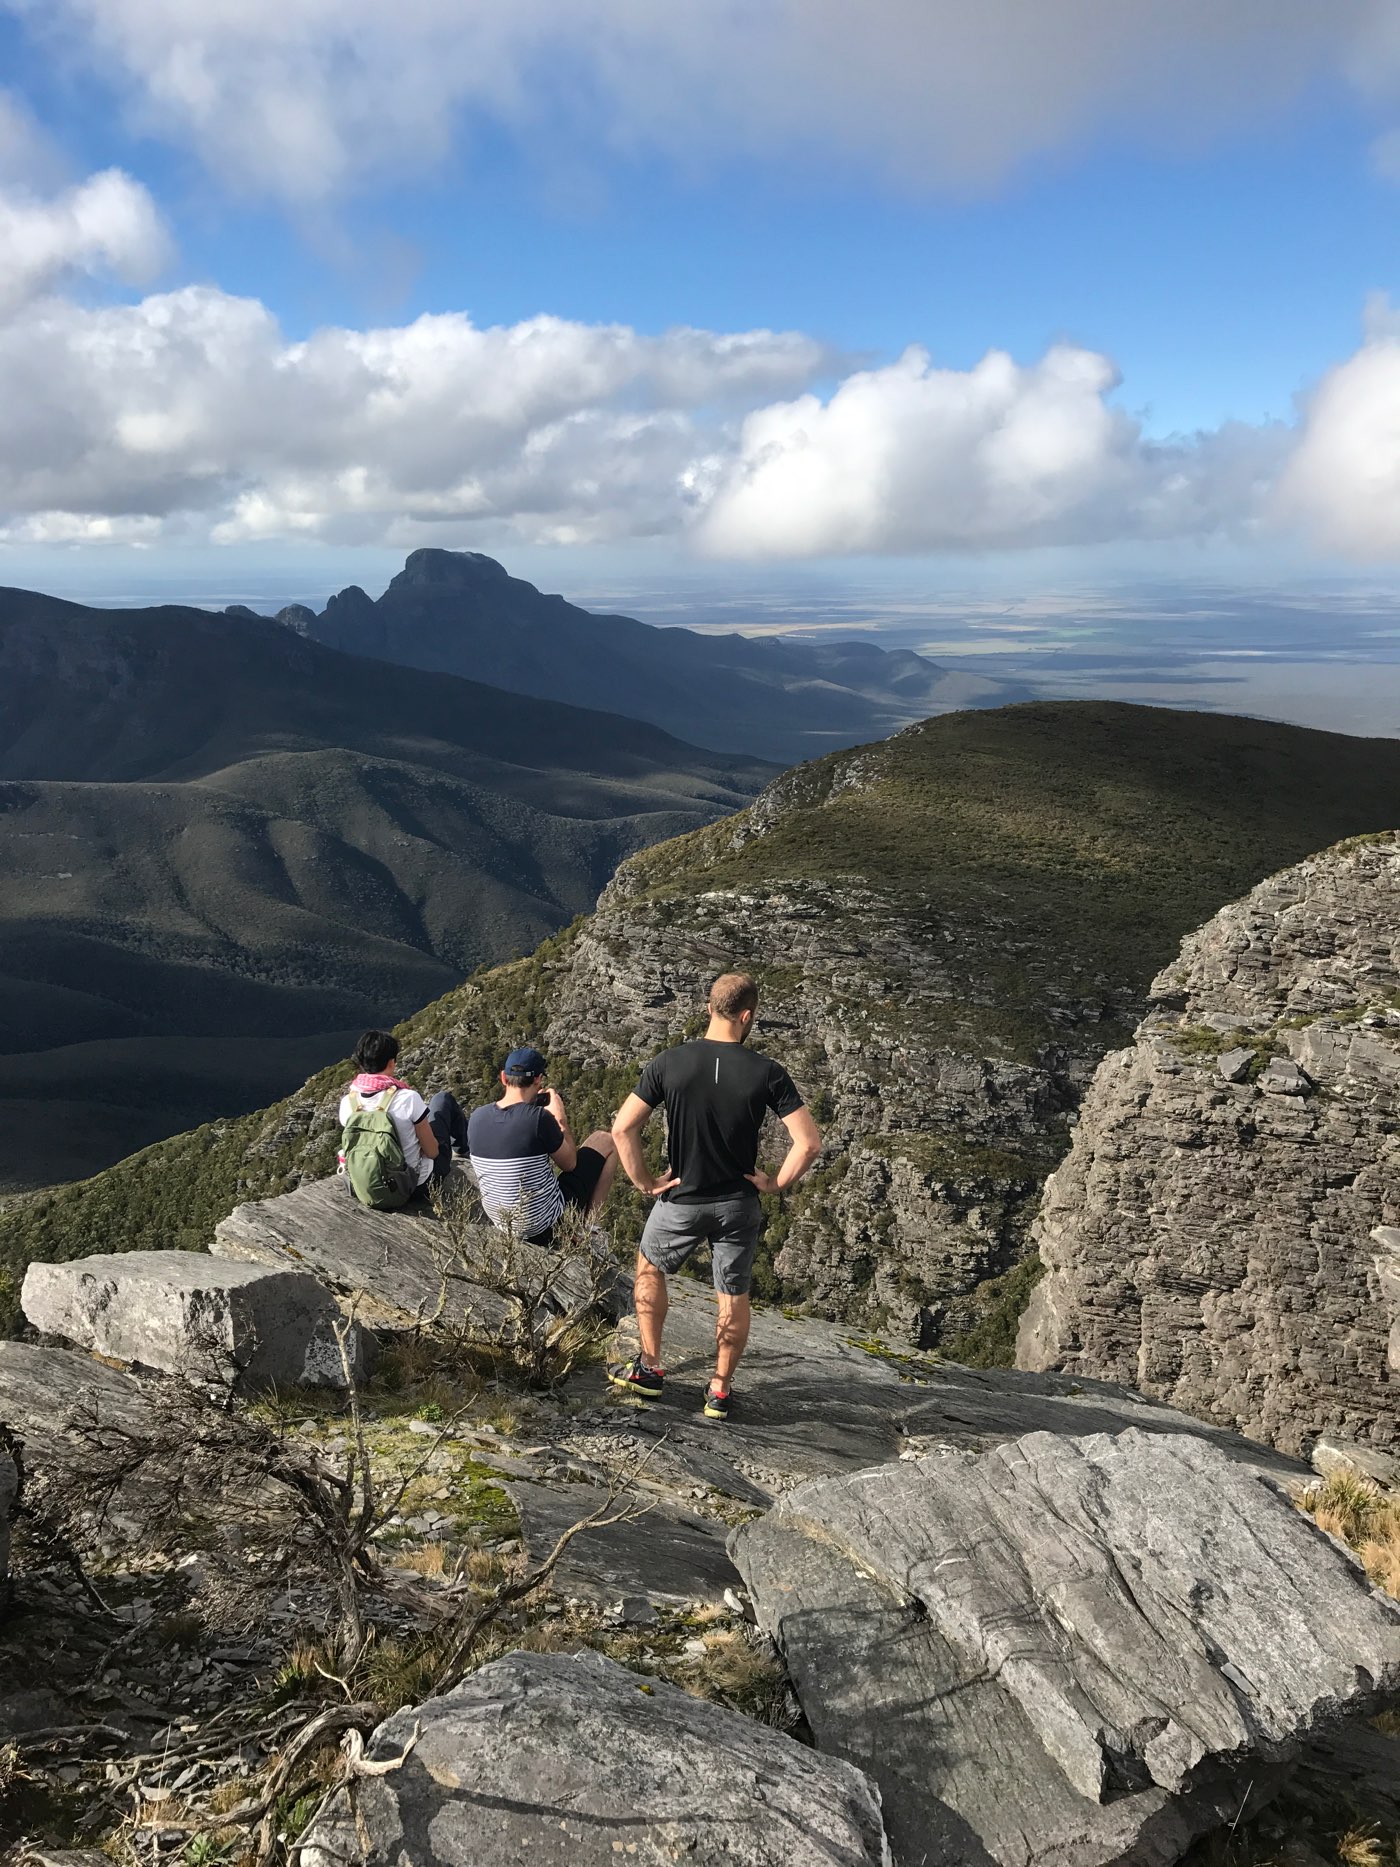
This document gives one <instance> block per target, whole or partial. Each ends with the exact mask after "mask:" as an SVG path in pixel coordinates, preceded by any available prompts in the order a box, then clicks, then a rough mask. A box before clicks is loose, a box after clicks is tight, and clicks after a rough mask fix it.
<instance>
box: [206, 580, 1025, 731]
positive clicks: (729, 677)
mask: <svg viewBox="0 0 1400 1867" xmlns="http://www.w3.org/2000/svg"><path fill="white" fill-rule="evenodd" d="M251 613H252V612H250V611H247V610H246V609H244V608H242V607H241V606H240V607H239V610H238V614H239V615H240V616H244V615H250V614H251ZM278 615H279V620H281V621H282V623H283V624H284V626H286V627H289V628H290V629H291V630H292V631H293V632H294V633H296V634H300V635H303V636H304V637H306V638H307V639H308V640H315V641H319V642H324V643H327V644H329V645H330V646H332V647H336V648H340V649H343V650H345V651H347V652H349V653H353V654H359V655H366V656H371V657H374V658H376V659H379V660H384V661H388V662H391V663H393V664H396V665H407V666H413V667H418V668H422V669H425V670H446V671H450V672H454V673H459V674H470V675H473V676H475V677H476V678H478V679H482V680H488V681H490V682H492V683H493V684H494V685H497V686H500V687H503V688H505V689H507V690H508V691H510V692H512V693H524V694H532V695H535V696H538V697H540V698H567V699H570V700H572V701H576V702H577V703H579V704H582V705H591V706H604V705H605V706H609V707H614V708H616V710H617V711H618V712H620V713H624V714H627V715H628V716H630V717H634V718H638V719H645V720H649V721H651V722H652V723H653V724H655V725H659V726H662V727H664V728H665V729H666V730H667V731H669V732H674V733H678V734H679V735H680V736H681V737H682V738H684V739H687V740H693V741H696V742H698V743H699V744H702V745H713V746H716V747H719V748H720V749H722V750H725V751H729V752H744V753H749V754H756V755H759V756H762V757H765V758H768V757H773V758H777V759H778V760H779V762H780V763H784V764H788V763H795V762H797V761H798V760H801V759H807V758H812V757H817V756H820V755H822V754H824V753H826V752H828V751H831V750H832V749H834V748H838V747H841V746H846V745H852V744H856V743H858V742H861V741H864V740H868V739H872V738H876V737H882V736H884V735H885V734H887V733H889V732H892V731H895V730H897V729H898V728H900V727H902V726H905V725H909V724H912V723H914V722H915V721H917V720H919V719H923V718H926V717H928V716H929V715H930V714H932V713H937V712H942V711H947V710H948V709H949V708H950V707H957V706H966V705H968V704H975V703H978V702H979V701H981V702H985V703H986V704H994V703H998V702H1002V701H1006V700H1011V699H1016V698H1019V697H1021V694H1022V692H1023V690H1021V689H1020V688H1012V687H1010V686H1008V685H1007V683H1005V682H1002V681H999V680H995V679H992V678H989V677H985V676H981V675H971V674H960V673H954V672H952V671H950V670H947V669H944V668H941V667H939V666H938V664H937V663H935V662H932V661H929V660H928V659H927V658H926V657H924V656H922V655H918V654H915V653H914V652H913V651H911V650H909V649H887V648H883V647H881V646H880V645H879V644H878V643H875V642H870V641H861V640H856V641H835V642H810V641H805V640H794V639H792V638H791V637H775V636H745V635H743V634H741V633H739V632H737V631H735V632H733V633H729V634H724V635H710V634H702V633H700V632H699V631H697V630H693V629H686V628H681V627H670V626H667V627H657V626H654V625H652V624H650V623H645V622H640V621H638V620H637V619H636V618H635V617H632V616H622V615H615V614H602V613H595V612H593V611H591V610H586V609H582V608H580V607H579V606H578V605H577V604H574V603H570V602H568V601H567V600H566V599H565V598H564V597H562V596H557V595H547V594H545V593H544V592H542V591H540V590H539V589H537V588H536V587H535V585H534V584H532V583H529V582H527V581H526V580H525V579H524V578H520V577H513V576H512V575H511V574H510V573H509V572H508V571H507V570H506V568H505V566H504V565H503V564H501V563H499V562H498V561H497V560H496V559H495V558H490V557H486V556H484V555H483V554H482V553H480V552H474V551H443V550H438V549H424V550H420V551H414V552H412V553H411V554H410V556H409V557H408V559H407V561H406V563H405V565H404V568H403V570H401V571H400V572H399V573H398V574H397V576H395V577H394V578H393V579H392V580H391V582H390V583H389V586H388V588H387V589H386V590H385V591H384V593H383V595H382V596H380V597H378V598H374V597H371V596H369V595H367V594H366V592H365V591H364V590H362V589H361V588H360V587H359V586H358V585H357V584H352V585H350V586H349V587H348V588H346V589H344V590H341V591H338V592H337V593H336V594H335V595H334V596H332V597H331V598H329V600H328V601H327V603H326V606H325V608H324V609H323V610H322V611H321V612H320V613H319V615H318V614H317V613H316V612H315V611H313V610H311V609H308V608H307V607H306V606H305V605H304V604H294V605H289V606H288V607H287V608H285V609H283V610H281V611H279V612H278Z"/></svg>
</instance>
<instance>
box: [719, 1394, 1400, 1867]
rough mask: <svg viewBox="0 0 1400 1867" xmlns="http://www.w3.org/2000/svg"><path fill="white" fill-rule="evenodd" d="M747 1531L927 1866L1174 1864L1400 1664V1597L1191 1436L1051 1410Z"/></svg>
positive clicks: (788, 1626)
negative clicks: (1024, 1430)
mask: <svg viewBox="0 0 1400 1867" xmlns="http://www.w3.org/2000/svg"><path fill="white" fill-rule="evenodd" d="M731 1547H732V1551H733V1554H734V1557H735V1561H736V1563H737V1565H738V1567H739V1569H740V1571H741V1572H742V1574H743V1576H744V1578H745V1581H746V1583H747V1585H748V1588H749V1590H750V1593H751V1594H752V1596H753V1600H754V1603H755V1607H756V1610H757V1614H758V1620H759V1625H760V1627H762V1628H764V1629H765V1630H766V1631H768V1632H769V1633H771V1634H772V1636H773V1637H774V1638H775V1639H776V1641H777V1642H778V1644H779V1647H780V1648H781V1650H782V1652H783V1655H784V1658H785V1660H786V1662H787V1665H788V1669H789V1673H790V1675H791V1678H792V1681H793V1684H794V1687H795V1689H796V1692H797V1695H798V1698H799V1700H800V1702H801V1704H802V1707H803V1710H804V1712H805V1713H806V1715H807V1718H808V1720H809V1722H810V1724H811V1726H812V1730H813V1733H814V1735H815V1737H816V1740H817V1743H818V1744H819V1745H820V1746H821V1747H822V1748H823V1749H827V1750H831V1751H832V1752H834V1753H835V1754H836V1755H838V1756H843V1757H846V1758H848V1759H849V1760H851V1761H852V1762H855V1763H858V1764H860V1765H861V1766H862V1767H863V1768H865V1769H867V1770H869V1772H870V1774H871V1775H872V1776H873V1777H874V1779H875V1781H876V1782H877V1783H878V1784H879V1786H880V1789H881V1792H882V1795H883V1797H884V1802H885V1814H886V1822H887V1825H888V1828H889V1832H890V1836H891V1840H892V1842H893V1844H894V1851H895V1858H896V1860H897V1861H899V1862H901V1863H908V1864H909V1867H915V1864H916V1863H921V1862H924V1861H927V1862H928V1863H929V1864H930V1867H934V1864H935V1863H942V1862H946V1863H948V1864H949V1867H952V1864H953V1863H955V1862H956V1863H963V1862H969V1861H971V1862H989V1861H993V1862H996V1863H998V1864H999V1867H1013V1863H1015V1864H1018V1867H1019V1864H1021V1863H1025V1862H1031V1863H1034V1862H1042V1861H1043V1862H1052V1861H1053V1862H1055V1863H1056V1864H1057V1867H1069V1864H1070V1863H1073V1864H1074V1867H1106V1864H1107V1863H1110V1862H1118V1861H1120V1860H1125V1859H1131V1860H1132V1861H1134V1862H1139V1861H1143V1862H1150V1861H1170V1860H1175V1859H1177V1858H1178V1857H1179V1855H1180V1854H1181V1853H1182V1852H1183V1851H1184V1849H1185V1847H1186V1846H1187V1845H1189V1843H1190V1841H1191V1840H1192V1839H1193V1838H1194V1837H1195V1836H1197V1835H1199V1834H1202V1833H1204V1832H1207V1831H1208V1830H1209V1829H1210V1828H1212V1827H1214V1826H1215V1825H1216V1824H1217V1823H1219V1822H1220V1821H1222V1820H1228V1819H1229V1812H1230V1810H1231V1808H1232V1806H1233V1807H1237V1806H1238V1803H1239V1797H1240V1794H1241V1793H1242V1790H1243V1787H1244V1784H1245V1782H1246V1781H1247V1780H1254V1781H1255V1782H1256V1784H1257V1785H1259V1786H1260V1788H1263V1787H1266V1786H1267V1785H1268V1783H1269V1780H1270V1773H1271V1772H1272V1771H1275V1770H1276V1769H1277V1767H1278V1766H1280V1765H1282V1764H1283V1763H1285V1762H1286V1761H1287V1760H1288V1759H1289V1758H1291V1757H1293V1756H1295V1755H1297V1754H1299V1753H1300V1752H1301V1751H1303V1750H1304V1749H1305V1747H1306V1745H1307V1742H1308V1740H1309V1739H1310V1738H1311V1736H1312V1735H1313V1734H1314V1733H1320V1732H1324V1731H1326V1730H1327V1729H1329V1728H1330V1727H1331V1726H1332V1725H1333V1724H1334V1723H1335V1722H1336V1721H1337V1720H1338V1719H1340V1718H1342V1717H1343V1716H1345V1715H1347V1714H1349V1713H1353V1712H1364V1711H1366V1710H1368V1709H1371V1708H1372V1707H1373V1706H1374V1705H1375V1704H1376V1703H1377V1702H1378V1701H1379V1699H1380V1698H1381V1697H1383V1696H1384V1695H1385V1694H1386V1693H1387V1692H1393V1691H1394V1690H1395V1689H1396V1687H1397V1685H1400V1607H1397V1605H1396V1604H1395V1603H1394V1602H1393V1601H1390V1600H1389V1599H1388V1598H1386V1597H1384V1596H1382V1595H1381V1594H1379V1593H1378V1592H1376V1591H1375V1590H1373V1589H1371V1588H1370V1587H1369V1585H1368V1584H1367V1581H1366V1578H1365V1575H1364V1573H1363V1572H1362V1571H1361V1569H1360V1568H1359V1565H1357V1564H1356V1563H1355V1562H1354V1561H1353V1560H1352V1558H1351V1557H1350V1556H1349V1555H1348V1554H1347V1553H1346V1552H1345V1551H1344V1550H1343V1549H1342V1548H1341V1547H1340V1546H1339V1545H1338V1544H1336V1543H1334V1542H1333V1541H1332V1540H1331V1539H1330V1538H1329V1537H1327V1536H1325V1535H1323V1534H1322V1533H1321V1532H1320V1531H1319V1530H1318V1529H1317V1528H1316V1527H1315V1526H1314V1525H1313V1524H1312V1523H1311V1522H1310V1521H1309V1520H1307V1519H1306V1518H1305V1517H1304V1516H1303V1515H1302V1514H1301V1513H1300V1512H1298V1511H1297V1510H1296V1509H1295V1508H1294V1507H1293V1505H1292V1504H1291V1503H1290V1502H1289V1500H1288V1499H1287V1498H1286V1497H1285V1496H1284V1495H1283V1494H1282V1493H1281V1492H1280V1491H1279V1490H1278V1489H1277V1488H1276V1487H1275V1486H1274V1485H1273V1484H1271V1483H1270V1482H1269V1481H1268V1480H1267V1479H1266V1478H1264V1477H1263V1476H1262V1475H1261V1474H1259V1473H1258V1472H1255V1471H1251V1470H1250V1469H1249V1468H1248V1467H1246V1466H1244V1465H1240V1464H1236V1463H1232V1462H1230V1461H1229V1460H1227V1459H1226V1458H1225V1457H1223V1456H1222V1454H1221V1453H1220V1452H1219V1451H1218V1450H1217V1449H1216V1448H1214V1447H1212V1446H1211V1445H1209V1444H1208V1443H1206V1442H1204V1441H1202V1440H1198V1439H1194V1438H1191V1437H1189V1436H1182V1437H1169V1436H1165V1435H1158V1434H1149V1433H1143V1432H1141V1431H1138V1430H1136V1429H1130V1430H1128V1431H1126V1432H1123V1433H1121V1434H1118V1435H1117V1436H1109V1435H1107V1434H1090V1435H1088V1436H1085V1437H1080V1438H1069V1437H1060V1436H1058V1435H1054V1434H1050V1433H1032V1434H1029V1435H1028V1436H1026V1437H1025V1438H1022V1439H1019V1440H1016V1441H1014V1442H1011V1443H1008V1444H1006V1445H1003V1446H1000V1447H997V1448H996V1449H994V1450H993V1451H991V1452H988V1453H985V1454H983V1455H982V1456H981V1457H976V1458H974V1457H969V1456H967V1455H960V1454H958V1453H956V1452H952V1451H945V1452H944V1453H943V1454H942V1455H941V1456H935V1457H930V1458H928V1459H924V1460H917V1461H906V1462H904V1463H901V1464H898V1465H894V1466H886V1467H883V1468H881V1469H879V1470H874V1471H867V1472H862V1473H859V1474H857V1475H855V1476H851V1477H840V1478H830V1479H820V1480H816V1481H813V1482H811V1483H809V1484H806V1485H803V1486H800V1487H799V1488H797V1489H796V1490H794V1491H791V1492H789V1493H788V1494H787V1495H786V1496H784V1497H783V1498H781V1499H780V1500H779V1501H778V1503H777V1504H776V1505H775V1507H774V1508H773V1510H772V1511H771V1512H769V1514H768V1515H767V1516H766V1517H764V1518H762V1519H760V1520H759V1521H757V1522H756V1523H753V1524H750V1525H746V1526H744V1527H743V1528H741V1529H739V1530H737V1531H736V1532H735V1534H734V1537H733V1539H732V1545H731ZM1259 1792H1260V1791H1259V1789H1256V1793H1259Z"/></svg>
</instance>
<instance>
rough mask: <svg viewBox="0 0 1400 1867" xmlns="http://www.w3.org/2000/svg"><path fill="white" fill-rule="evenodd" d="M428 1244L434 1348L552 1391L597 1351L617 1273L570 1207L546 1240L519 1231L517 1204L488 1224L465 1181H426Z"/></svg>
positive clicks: (597, 1235) (594, 1233)
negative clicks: (431, 1233) (435, 1291)
mask: <svg viewBox="0 0 1400 1867" xmlns="http://www.w3.org/2000/svg"><path fill="white" fill-rule="evenodd" d="M432 1197H433V1209H434V1211H435V1213H436V1214H437V1218H438V1221H439V1224H438V1227H437V1237H436V1239H435V1240H434V1244H433V1249H434V1252H435V1255H436V1257H437V1268H438V1272H439V1276H440V1278H441V1291H440V1295H439V1299H438V1302H437V1305H436V1307H435V1309H434V1312H433V1314H432V1315H431V1316H430V1317H428V1318H426V1319H425V1325H424V1330H423V1332H422V1333H423V1334H424V1336H426V1338H427V1339H428V1340H429V1341H436V1342H437V1343H438V1344H439V1345H440V1348H441V1350H442V1352H444V1354H445V1355H446V1356H447V1357H449V1358H455V1359H457V1360H458V1361H461V1360H463V1359H465V1360H467V1361H469V1362H470V1363H471V1364H472V1365H474V1366H476V1367H477V1368H478V1369H481V1368H482V1365H483V1363H486V1364H488V1365H489V1364H490V1363H491V1362H492V1361H494V1362H495V1363H496V1365H497V1367H498V1368H499V1369H500V1370H502V1371H504V1372H508V1373H509V1374H511V1375H513V1376H514V1377H515V1378H516V1379H518V1380H520V1381H523V1382H524V1384H525V1385H526V1386H527V1387H531V1388H535V1389H538V1390H543V1391H553V1390H554V1389H555V1388H557V1387H559V1386H560V1384H561V1383H562V1382H563V1381H565V1380H566V1379H567V1378H568V1376H569V1374H570V1373H572V1371H573V1369H574V1368H575V1367H577V1366H578V1364H579V1362H580V1361H582V1360H585V1359H587V1358H588V1357H589V1356H591V1355H592V1354H594V1353H596V1352H597V1351H598V1350H600V1349H601V1346H602V1344H603V1343H604V1341H605V1340H606V1339H607V1336H608V1334H609V1333H610V1331H611V1328H612V1319H613V1312H614V1310H615V1306H616V1302H617V1292H618V1282H619V1273H618V1269H617V1265H616V1264H615V1262H614V1260H613V1257H612V1253H611V1251H610V1249H609V1248H608V1246H607V1244H606V1241H605V1238H604V1235H603V1234H602V1233H601V1232H600V1231H599V1230H598V1228H597V1227H596V1226H593V1225H591V1224H590V1223H589V1222H588V1219H587V1217H586V1215H585V1214H583V1213H581V1212H578V1211H577V1210H575V1209H574V1208H572V1207H570V1208H569V1209H568V1210H566V1211H565V1213H564V1215H563V1216H562V1218H560V1219H559V1221H558V1222H557V1224H556V1225H555V1227H554V1241H553V1244H552V1245H550V1246H549V1247H548V1248H546V1247H543V1246H540V1245H532V1244H530V1243H529V1241H528V1240H527V1239H526V1237H525V1235H524V1227H525V1219H524V1215H523V1212H521V1213H517V1214H512V1215H511V1217H510V1219H509V1222H508V1223H506V1224H505V1225H493V1224H492V1223H490V1222H489V1221H488V1220H487V1219H486V1217H485V1215H484V1214H483V1212H482V1209H481V1205H480V1201H479V1199H478V1197H477V1195H476V1192H475V1189H474V1188H471V1187H469V1186H467V1185H465V1184H460V1185H459V1184H456V1183H454V1184H453V1185H452V1186H451V1187H450V1188H449V1189H447V1190H446V1191H443V1190H441V1189H435V1190H434V1193H433V1196H432Z"/></svg>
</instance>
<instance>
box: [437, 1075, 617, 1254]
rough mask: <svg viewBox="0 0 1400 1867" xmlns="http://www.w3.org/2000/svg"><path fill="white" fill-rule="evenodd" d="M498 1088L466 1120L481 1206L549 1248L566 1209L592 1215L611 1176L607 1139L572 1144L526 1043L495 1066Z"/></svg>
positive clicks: (557, 1100)
mask: <svg viewBox="0 0 1400 1867" xmlns="http://www.w3.org/2000/svg"><path fill="white" fill-rule="evenodd" d="M501 1089H502V1094H501V1097H500V1100H499V1101H496V1102H486V1103H483V1104H482V1106H481V1107H480V1108H478V1109H473V1110H472V1112H471V1115H470V1117H469V1118H468V1120H467V1150H468V1152H469V1154H470V1155H471V1163H472V1171H473V1172H474V1173H475V1174H476V1184H477V1188H478V1190H479V1192H480V1194H481V1204H482V1207H483V1209H484V1211H485V1213H486V1216H487V1218H488V1219H490V1221H491V1223H492V1224H493V1225H497V1226H501V1227H505V1226H510V1225H514V1224H517V1223H519V1224H520V1226H521V1228H522V1229H523V1231H524V1234H525V1237H526V1239H527V1241H528V1242H529V1243H530V1244H532V1245H548V1244H551V1243H552V1242H553V1239H554V1228H555V1226H556V1225H557V1224H558V1223H559V1221H560V1219H562V1218H563V1216H564V1208H565V1206H577V1207H578V1209H579V1211H580V1212H584V1213H587V1214H589V1215H590V1216H591V1215H592V1214H593V1213H595V1212H597V1211H598V1209H599V1208H600V1207H601V1205H602V1204H603V1201H604V1200H605V1199H606V1198H607V1196H608V1189H609V1188H610V1187H611V1186H612V1183H613V1175H614V1174H615V1173H616V1172H617V1154H616V1150H615V1149H614V1147H613V1142H612V1136H611V1135H608V1134H604V1133H603V1132H602V1131H601V1129H600V1130H599V1131H598V1132H597V1133H596V1134H591V1135H589V1136H588V1138H587V1140H586V1141H583V1142H582V1143H577V1142H575V1140H574V1137H573V1135H572V1134H571V1133H570V1131H569V1118H568V1116H567V1114H566V1113H565V1112H564V1098H563V1097H562V1096H561V1095H560V1093H559V1091H558V1090H557V1089H548V1088H546V1087H545V1060H544V1058H543V1057H542V1056H541V1055H540V1053H539V1051H538V1050H536V1049H534V1048H533V1047H532V1046H531V1045H529V1044H522V1045H521V1046H520V1047H519V1049H517V1050H512V1051H511V1053H510V1055H509V1056H508V1057H507V1058H506V1060H505V1062H504V1063H503V1064H502V1065H501ZM556 1169H558V1171H557V1172H556Z"/></svg>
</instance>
